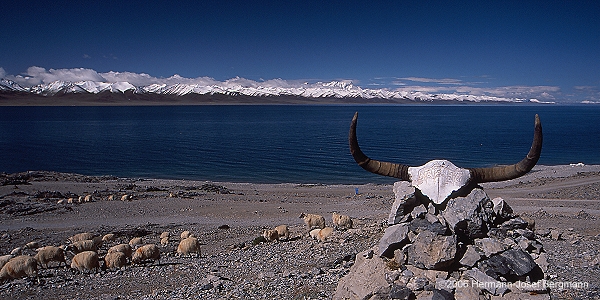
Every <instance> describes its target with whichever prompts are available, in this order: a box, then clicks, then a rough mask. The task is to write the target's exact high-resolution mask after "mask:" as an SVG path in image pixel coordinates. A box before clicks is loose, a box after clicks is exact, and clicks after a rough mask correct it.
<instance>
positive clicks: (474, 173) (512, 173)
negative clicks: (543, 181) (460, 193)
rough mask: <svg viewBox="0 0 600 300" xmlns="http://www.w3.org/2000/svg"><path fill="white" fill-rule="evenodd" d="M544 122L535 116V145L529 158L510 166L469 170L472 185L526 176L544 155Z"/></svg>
mask: <svg viewBox="0 0 600 300" xmlns="http://www.w3.org/2000/svg"><path fill="white" fill-rule="evenodd" d="M542 140H543V137H542V122H541V121H540V117H539V116H538V115H537V114H536V115H535V127H534V132H533V143H532V144H531V149H529V153H527V156H526V157H525V158H523V159H522V160H521V161H520V162H518V163H516V164H514V165H509V166H498V167H491V168H475V169H468V170H469V172H470V173H471V180H470V182H471V183H484V182H494V181H504V180H510V179H515V178H517V177H521V176H523V175H525V174H526V173H527V172H529V171H531V169H532V168H533V167H534V166H535V164H536V163H537V162H538V159H540V154H541V153H542Z"/></svg>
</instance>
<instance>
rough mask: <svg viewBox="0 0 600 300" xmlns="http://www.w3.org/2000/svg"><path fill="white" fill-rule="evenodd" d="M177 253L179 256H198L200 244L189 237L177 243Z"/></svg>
mask: <svg viewBox="0 0 600 300" xmlns="http://www.w3.org/2000/svg"><path fill="white" fill-rule="evenodd" d="M177 253H179V254H181V255H190V256H191V255H192V253H196V254H197V256H200V243H199V242H198V239H197V238H195V237H190V238H187V239H184V240H182V241H181V242H179V246H177Z"/></svg>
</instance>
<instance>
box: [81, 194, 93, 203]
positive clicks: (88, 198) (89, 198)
mask: <svg viewBox="0 0 600 300" xmlns="http://www.w3.org/2000/svg"><path fill="white" fill-rule="evenodd" d="M91 201H92V195H85V198H83V202H91Z"/></svg>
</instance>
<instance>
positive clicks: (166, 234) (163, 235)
mask: <svg viewBox="0 0 600 300" xmlns="http://www.w3.org/2000/svg"><path fill="white" fill-rule="evenodd" d="M169 236H170V234H169V232H168V231H165V232H163V233H161V234H160V239H164V238H169Z"/></svg>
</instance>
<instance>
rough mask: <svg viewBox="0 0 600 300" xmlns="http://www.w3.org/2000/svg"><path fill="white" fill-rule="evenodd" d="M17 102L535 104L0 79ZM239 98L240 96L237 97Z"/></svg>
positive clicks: (369, 92)
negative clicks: (62, 99)
mask: <svg viewBox="0 0 600 300" xmlns="http://www.w3.org/2000/svg"><path fill="white" fill-rule="evenodd" d="M3 96H4V98H7V97H11V98H15V97H19V96H41V97H43V98H55V97H65V96H68V97H69V98H72V99H77V98H78V97H80V98H82V99H83V98H85V99H88V100H89V99H95V101H101V100H102V99H105V100H106V99H113V100H114V99H120V98H123V99H128V100H130V99H138V100H139V99H146V100H148V99H152V98H156V99H158V100H160V99H177V98H179V97H184V98H186V99H193V98H202V99H205V98H207V96H211V97H212V99H213V100H214V99H221V100H224V99H225V98H226V99H229V101H232V102H237V101H236V98H237V100H241V99H243V101H241V102H249V103H250V102H252V100H251V99H253V98H255V99H257V102H262V101H261V99H262V100H264V99H271V101H269V102H277V99H295V102H303V101H312V102H315V101H316V102H324V103H328V102H351V103H361V102H365V103H421V102H466V103H479V102H487V103H489V102H503V103H522V102H535V101H531V100H527V99H521V98H503V97H495V96H487V95H468V94H454V93H452V94H443V93H437V94H428V93H424V92H419V91H413V92H408V91H402V90H389V89H367V88H361V87H358V86H355V85H353V84H352V83H351V82H349V81H331V82H317V83H312V84H309V83H305V84H299V85H297V86H291V85H288V86H261V85H256V84H254V85H243V84H211V85H202V84H186V83H175V84H164V83H163V84H156V83H154V84H149V85H143V86H136V85H133V84H131V83H129V82H125V81H120V82H98V81H77V82H70V81H54V82H50V83H44V84H39V85H35V86H31V87H24V86H21V85H19V84H18V83H16V82H14V81H11V80H8V79H0V99H1V98H3ZM238 97H239V98H238Z"/></svg>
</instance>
